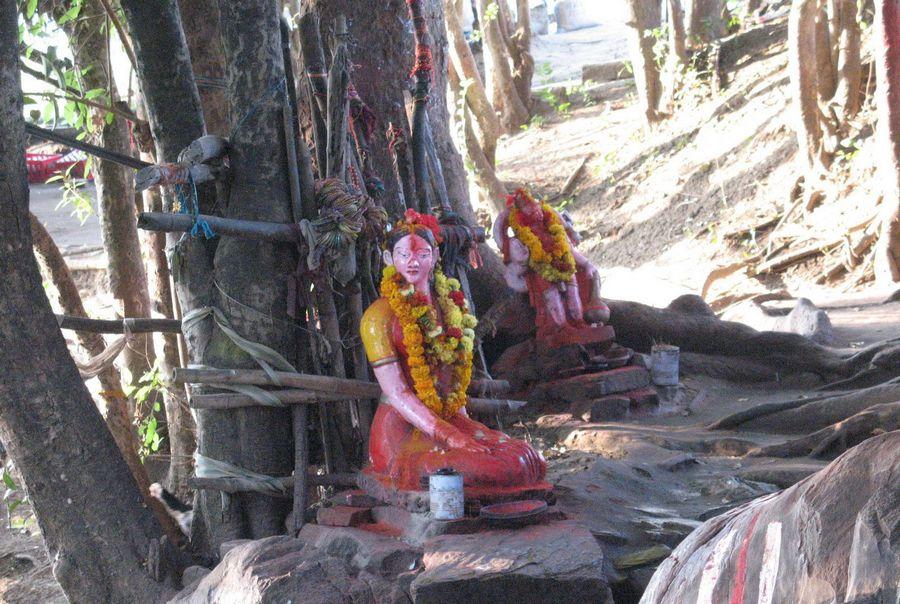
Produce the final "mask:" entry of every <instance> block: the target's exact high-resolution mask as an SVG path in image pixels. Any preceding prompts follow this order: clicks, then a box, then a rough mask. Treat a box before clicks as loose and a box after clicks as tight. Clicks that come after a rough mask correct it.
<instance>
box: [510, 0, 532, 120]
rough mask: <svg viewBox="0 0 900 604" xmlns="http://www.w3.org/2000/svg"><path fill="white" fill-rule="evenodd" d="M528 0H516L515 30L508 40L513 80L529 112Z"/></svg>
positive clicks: (529, 20) (529, 52) (529, 46)
mask: <svg viewBox="0 0 900 604" xmlns="http://www.w3.org/2000/svg"><path fill="white" fill-rule="evenodd" d="M529 4H530V2H529V0H516V30H515V32H514V33H513V34H512V38H511V40H510V43H511V44H510V53H511V54H512V60H513V80H514V81H515V83H516V91H518V93H519V98H520V99H522V102H523V103H524V104H525V108H526V109H528V110H529V112H530V111H531V109H532V107H531V81H532V79H533V78H534V57H533V56H532V55H531V9H530V7H529Z"/></svg>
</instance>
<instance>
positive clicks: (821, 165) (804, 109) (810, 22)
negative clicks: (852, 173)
mask: <svg viewBox="0 0 900 604" xmlns="http://www.w3.org/2000/svg"><path fill="white" fill-rule="evenodd" d="M818 13H819V0H794V1H793V3H792V4H791V12H790V17H789V21H788V61H789V64H788V71H789V74H790V78H791V97H792V99H793V103H794V114H795V118H794V128H795V129H796V131H797V142H798V144H799V146H800V155H801V157H802V158H803V161H804V163H805V167H806V170H807V172H808V173H811V174H821V173H823V172H824V171H825V170H826V169H827V166H828V164H829V163H830V159H829V157H828V154H827V152H826V151H825V145H824V141H823V130H822V123H821V119H820V113H821V112H820V110H819V87H818V75H817V54H816V48H817V46H818V44H817V34H816V28H817V26H816V16H817V14H818Z"/></svg>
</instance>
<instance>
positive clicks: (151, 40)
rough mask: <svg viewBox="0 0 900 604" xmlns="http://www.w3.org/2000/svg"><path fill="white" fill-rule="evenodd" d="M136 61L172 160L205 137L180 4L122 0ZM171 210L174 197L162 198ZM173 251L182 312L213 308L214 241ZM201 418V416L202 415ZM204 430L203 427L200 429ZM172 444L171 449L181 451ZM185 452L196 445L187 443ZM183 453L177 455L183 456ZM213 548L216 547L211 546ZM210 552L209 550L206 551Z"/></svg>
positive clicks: (175, 242)
mask: <svg viewBox="0 0 900 604" xmlns="http://www.w3.org/2000/svg"><path fill="white" fill-rule="evenodd" d="M121 6H122V10H123V12H124V13H125V17H126V19H127V21H128V27H129V30H130V33H131V39H132V42H133V44H134V50H135V55H136V57H137V73H138V80H139V82H140V85H141V93H142V96H143V99H144V104H145V106H146V108H147V118H148V121H149V122H150V128H151V131H152V134H153V139H154V142H155V144H156V157H157V160H158V161H160V162H174V161H176V160H177V158H178V154H179V153H180V152H181V150H182V149H184V148H185V147H186V146H187V145H189V144H190V143H191V141H193V140H194V139H196V138H199V137H200V136H202V135H203V134H204V130H205V129H204V122H203V115H202V113H201V108H200V99H199V96H198V93H197V88H196V85H195V83H194V79H193V71H192V68H191V62H190V55H189V52H188V47H187V42H186V40H185V38H184V33H183V31H182V27H181V18H180V14H179V11H178V5H177V4H176V2H175V1H174V0H153V1H147V0H121ZM206 193H207V192H205V191H204V187H200V199H199V204H200V211H201V212H207V213H208V212H211V211H212V209H213V203H212V199H211V196H209V195H208V194H206ZM163 203H164V205H166V206H167V209H170V210H171V208H172V198H171V196H170V195H166V196H165V197H164V198H163ZM168 242H169V245H170V246H173V247H174V251H175V253H174V255H173V256H174V259H173V266H172V276H173V277H174V280H175V285H176V291H177V295H178V301H179V304H180V307H181V312H182V313H184V314H186V313H188V312H191V311H192V310H194V309H196V308H199V307H206V306H210V305H211V304H212V289H213V288H212V277H213V266H212V259H213V254H214V251H215V247H216V240H205V239H203V238H192V237H185V238H184V239H181V238H180V237H179V236H175V235H172V236H170V237H169V238H168ZM211 332H212V326H211V325H210V322H208V321H206V322H203V323H201V324H199V325H197V326H196V327H194V329H192V330H191V331H190V332H189V333H186V334H184V339H185V341H186V344H187V352H188V357H189V358H188V361H189V362H191V363H197V364H203V363H205V362H206V356H207V348H208V346H209V340H210V335H211ZM199 415H200V417H201V418H202V414H199ZM198 429H202V425H200V426H198ZM179 448H180V446H179V447H176V446H175V445H174V443H173V446H172V449H173V450H176V451H177V450H178V449H179ZM183 448H184V453H187V450H188V449H192V448H193V447H192V446H191V445H190V444H189V443H187V442H185V443H184V447H183ZM180 454H181V453H179V455H180ZM194 522H195V524H194V535H192V539H194V540H195V541H200V542H201V549H203V548H202V543H203V541H202V539H197V536H198V535H202V534H203V531H202V529H200V528H198V527H201V526H203V520H202V511H198V512H197V513H196V517H195V521H194ZM211 547H212V546H211ZM207 551H209V550H207Z"/></svg>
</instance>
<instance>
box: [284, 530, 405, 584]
mask: <svg viewBox="0 0 900 604" xmlns="http://www.w3.org/2000/svg"><path fill="white" fill-rule="evenodd" d="M300 539H302V540H303V541H304V542H306V543H309V544H310V545H312V546H313V547H316V548H318V549H320V550H322V551H323V552H324V553H326V554H327V555H329V556H333V557H335V558H339V559H341V560H343V561H344V562H346V563H347V564H349V565H350V566H352V567H353V568H356V569H358V570H366V571H369V572H370V573H372V574H374V575H378V576H380V577H393V576H396V575H399V574H401V573H406V572H409V571H412V570H415V569H417V568H419V567H420V566H421V562H422V551H421V550H420V549H416V548H413V547H411V546H410V545H408V544H407V543H404V542H403V541H401V540H399V539H395V538H392V537H388V536H385V535H383V534H381V533H377V532H372V531H367V530H365V529H363V528H353V527H333V526H321V525H317V524H307V525H306V526H304V527H303V528H302V529H301V530H300Z"/></svg>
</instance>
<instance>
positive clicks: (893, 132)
mask: <svg viewBox="0 0 900 604" xmlns="http://www.w3.org/2000/svg"><path fill="white" fill-rule="evenodd" d="M874 41H875V48H876V51H875V56H876V58H875V64H876V69H877V74H878V75H877V77H878V84H877V90H876V93H875V94H876V104H877V106H878V125H877V134H876V136H877V137H878V145H879V149H878V153H877V155H878V157H879V160H880V162H881V163H880V165H879V166H878V173H879V175H880V179H881V182H882V183H884V199H883V200H882V201H881V203H882V207H883V211H882V217H881V220H882V222H881V234H880V235H879V237H878V244H877V246H878V248H877V255H876V264H875V276H876V278H877V279H878V281H879V282H882V283H886V284H891V283H896V282H898V281H900V3H898V2H897V0H878V1H876V3H875V35H874Z"/></svg>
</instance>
